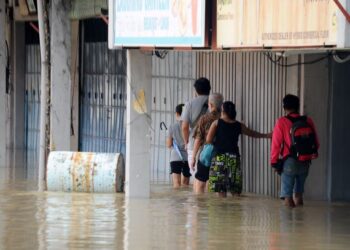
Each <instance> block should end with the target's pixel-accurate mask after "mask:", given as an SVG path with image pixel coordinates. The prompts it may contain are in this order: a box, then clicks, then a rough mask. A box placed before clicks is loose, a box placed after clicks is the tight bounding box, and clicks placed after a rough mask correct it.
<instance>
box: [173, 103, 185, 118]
mask: <svg viewBox="0 0 350 250" xmlns="http://www.w3.org/2000/svg"><path fill="white" fill-rule="evenodd" d="M184 106H185V104H182V103H181V104H179V105H177V106H176V107H175V114H176V117H181V114H182V109H183V107H184Z"/></svg>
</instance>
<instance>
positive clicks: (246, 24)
mask: <svg viewBox="0 0 350 250" xmlns="http://www.w3.org/2000/svg"><path fill="white" fill-rule="evenodd" d="M337 28H338V27H337V7H336V5H335V3H334V1H332V0H263V1H262V0H217V46H218V47H224V48H225V47H304V46H334V45H336V44H337Z"/></svg>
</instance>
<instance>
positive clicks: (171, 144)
mask: <svg viewBox="0 0 350 250" xmlns="http://www.w3.org/2000/svg"><path fill="white" fill-rule="evenodd" d="M166 146H167V148H172V147H173V138H172V137H168V138H166Z"/></svg>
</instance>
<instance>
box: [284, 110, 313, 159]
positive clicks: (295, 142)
mask: <svg viewBox="0 0 350 250" xmlns="http://www.w3.org/2000/svg"><path fill="white" fill-rule="evenodd" d="M287 118H288V119H289V120H290V121H291V122H292V123H293V124H292V128H291V130H290V136H291V141H292V144H291V147H290V156H292V157H294V158H295V159H297V160H298V161H302V162H305V161H311V160H313V159H316V158H317V157H318V152H317V143H316V133H315V131H314V129H313V128H312V127H311V126H310V124H309V123H308V122H307V117H306V116H299V117H291V116H287Z"/></svg>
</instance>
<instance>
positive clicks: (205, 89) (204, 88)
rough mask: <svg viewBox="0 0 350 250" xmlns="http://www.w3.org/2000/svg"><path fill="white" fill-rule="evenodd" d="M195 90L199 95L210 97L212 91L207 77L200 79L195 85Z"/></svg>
mask: <svg viewBox="0 0 350 250" xmlns="http://www.w3.org/2000/svg"><path fill="white" fill-rule="evenodd" d="M194 89H195V90H196V92H197V94H198V95H209V93H210V90H211V87H210V81H209V80H208V79H207V78H205V77H201V78H198V79H197V80H196V81H195V83H194Z"/></svg>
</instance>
